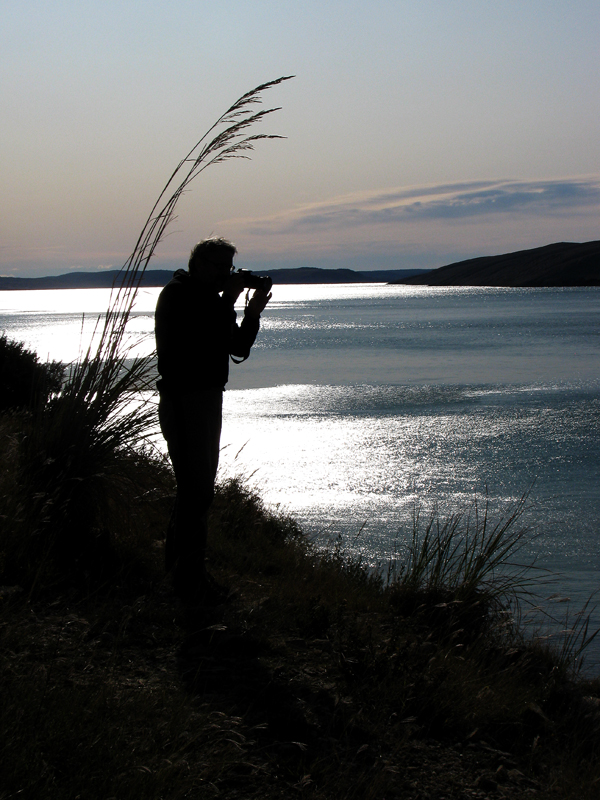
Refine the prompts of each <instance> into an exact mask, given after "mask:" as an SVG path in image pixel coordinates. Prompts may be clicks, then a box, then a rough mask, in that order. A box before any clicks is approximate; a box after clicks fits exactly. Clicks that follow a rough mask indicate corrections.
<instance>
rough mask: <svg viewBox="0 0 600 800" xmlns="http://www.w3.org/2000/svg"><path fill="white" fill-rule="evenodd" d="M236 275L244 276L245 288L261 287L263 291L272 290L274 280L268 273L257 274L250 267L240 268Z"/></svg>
mask: <svg viewBox="0 0 600 800" xmlns="http://www.w3.org/2000/svg"><path fill="white" fill-rule="evenodd" d="M234 275H241V276H242V278H243V279H244V288H245V289H260V290H261V291H262V292H270V291H271V286H273V280H272V278H269V276H268V275H255V274H254V273H253V272H251V271H250V270H249V269H238V270H236V271H235V273H234Z"/></svg>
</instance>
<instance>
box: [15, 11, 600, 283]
mask: <svg viewBox="0 0 600 800" xmlns="http://www.w3.org/2000/svg"><path fill="white" fill-rule="evenodd" d="M0 12H1V20H2V25H1V26H0V64H1V67H0V68H1V76H2V79H1V81H0V103H1V106H0V107H1V108H2V115H1V122H0V130H1V136H0V148H1V149H2V153H1V155H2V165H3V167H2V173H3V177H2V182H1V186H0V193H1V195H0V196H1V199H2V215H1V222H0V226H1V227H0V274H4V275H10V274H13V275H22V276H33V275H39V274H58V273H61V272H67V271H69V270H72V269H96V268H98V267H107V266H113V267H118V266H121V264H122V263H123V262H124V261H125V259H126V258H127V256H128V254H129V252H130V250H131V249H132V247H133V244H134V243H135V240H136V238H137V234H138V232H139V230H140V228H141V226H142V224H143V222H144V220H145V217H146V215H147V213H148V212H149V210H150V208H151V206H152V204H153V202H154V200H155V198H156V196H157V195H158V192H159V191H160V189H161V188H162V185H163V184H164V182H165V181H166V179H167V177H168V175H169V174H170V172H171V171H172V169H173V167H174V166H175V164H176V163H177V161H178V160H179V159H180V158H181V156H182V155H184V154H185V153H186V152H187V150H189V149H190V147H191V146H192V145H193V144H194V142H195V141H196V139H197V138H199V135H200V134H201V133H203V132H204V130H205V129H206V128H208V127H209V126H210V125H211V124H212V122H213V121H214V120H215V119H216V118H217V117H218V116H219V115H220V114H221V113H222V112H223V111H224V110H225V109H226V108H227V107H228V106H229V105H230V104H231V103H232V102H233V101H234V100H235V99H236V98H237V97H238V96H239V95H241V94H242V93H244V92H245V91H247V90H249V89H251V88H253V87H254V86H256V85H257V84H259V83H263V82H265V81H268V80H271V79H273V78H277V77H279V76H281V75H289V74H294V75H296V76H297V77H296V78H295V79H294V80H293V81H289V82H287V83H284V84H282V85H281V86H279V87H276V88H275V89H273V90H271V92H270V93H269V94H268V95H267V96H266V97H265V101H266V103H268V104H269V105H271V104H273V105H281V106H283V108H282V110H281V111H279V112H277V114H274V115H273V116H272V117H271V118H270V119H269V120H268V121H267V122H266V123H265V124H264V125H263V127H262V128H261V129H260V130H261V132H269V133H278V134H282V135H284V136H286V137H287V139H285V140H281V141H270V142H263V143H259V145H258V148H257V151H256V152H255V154H254V156H253V158H252V161H250V162H247V161H236V162H234V163H230V164H227V165H218V166H215V167H214V168H211V169H210V170H208V171H207V172H206V173H204V174H203V175H202V176H201V177H200V178H199V180H198V182H197V183H195V184H194V185H193V187H192V191H191V192H190V193H189V194H188V195H186V196H185V197H184V198H183V199H182V201H181V205H180V206H179V208H178V213H179V217H178V220H177V221H176V223H175V224H174V225H173V226H172V228H171V234H170V236H169V237H168V238H167V239H166V240H165V242H164V243H163V245H162V246H161V248H160V250H159V252H158V255H157V257H156V259H155V261H154V262H153V263H152V264H151V267H154V268H159V267H175V266H178V265H180V264H182V263H184V262H185V260H186V255H187V252H188V251H189V248H190V247H191V245H193V243H194V242H195V241H196V240H197V239H199V238H201V237H202V236H205V235H209V234H211V233H218V234H221V235H225V236H229V237H230V238H232V239H234V241H235V242H236V244H237V245H238V247H239V250H240V255H239V258H238V262H239V264H240V265H243V266H249V267H252V268H256V269H258V268H260V267H261V265H264V267H265V268H274V267H277V266H301V265H309V266H324V267H325V266H344V265H348V266H351V267H353V268H369V267H371V268H403V267H413V266H422V267H438V266H441V265H443V264H445V263H449V262H451V261H454V260H458V259H459V258H466V257H471V256H477V255H485V254H492V253H499V252H509V251H511V250H516V249H522V248H525V247H535V246H538V245H542V244H547V243H549V242H552V241H565V240H568V241H587V240H590V239H598V238H600V233H599V232H598V216H599V211H600V166H599V164H598V154H599V151H600V123H599V120H600V113H599V111H600V109H599V105H600V103H599V100H600V48H599V47H598V41H599V39H600V4H599V3H598V2H597V0H594V2H591V1H589V2H588V0H570V2H564V1H563V0H545V2H542V0H518V1H514V2H513V0H507V1H506V2H499V3H488V2H484V1H483V0H477V1H475V0H473V1H467V0H444V1H443V2H442V0H437V1H435V0H396V2H391V0H371V2H369V3H364V2H360V3H359V2H354V0H348V1H347V2H341V1H339V0H333V2H332V1H331V0H330V1H326V0H321V2H315V0H303V1H302V2H286V1H285V0H279V2H272V1H271V0H252V2H250V0H246V2H241V0H221V2H219V3H215V2H210V3H209V2H203V1H202V0H171V1H170V2H166V1H164V2H158V0H145V1H144V2H142V1H141V0H139V1H138V2H134V1H131V0H129V1H128V0H119V2H117V1H116V0H102V2H100V0H98V1H96V0H77V1H74V0H45V1H42V0H39V1H38V2H35V1H32V0H20V2H15V1H14V0H2V2H0Z"/></svg>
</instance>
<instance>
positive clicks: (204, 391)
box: [155, 239, 271, 602]
mask: <svg viewBox="0 0 600 800" xmlns="http://www.w3.org/2000/svg"><path fill="white" fill-rule="evenodd" d="M236 252H237V251H236V248H235V246H234V245H233V244H231V242H228V241H227V240H225V239H205V240H203V241H201V242H199V244H197V245H196V246H195V247H194V249H193V250H192V253H191V256H190V260H189V264H188V270H187V271H186V270H178V271H177V272H176V273H175V275H174V276H173V279H172V280H171V281H170V282H169V283H168V284H167V285H166V286H165V288H164V289H163V290H162V292H161V293H160V296H159V298H158V303H157V306H156V315H155V333H156V349H157V353H158V371H159V373H160V380H159V381H158V383H157V387H158V390H159V392H160V404H159V419H160V426H161V430H162V433H163V436H164V437H165V439H166V441H167V446H168V449H169V456H170V458H171V463H172V464H173V469H174V471H175V478H176V480H177V499H176V503H175V508H174V511H173V516H172V518H171V522H170V524H169V530H168V532H167V541H166V554H165V555H166V568H167V571H168V572H172V573H173V583H174V588H175V591H176V593H177V594H179V595H180V596H181V597H182V598H183V599H184V600H186V601H189V602H203V601H204V602H211V601H215V600H216V599H218V596H219V589H218V587H216V585H215V583H214V581H212V579H211V578H210V576H209V575H208V573H207V571H206V564H205V558H206V540H207V534H208V510H209V508H210V505H211V503H212V500H213V497H214V484H215V477H216V474H217V466H218V463H219V442H220V437H221V415H222V404H223V390H224V388H225V384H226V383H227V380H228V377H229V357H230V355H231V356H235V357H237V358H239V359H242V360H245V359H246V358H248V355H249V354H250V348H251V347H252V345H253V343H254V340H255V338H256V334H257V333H258V329H259V324H260V323H259V320H260V314H261V312H262V311H263V310H264V308H265V306H266V304H267V303H268V302H269V300H270V298H271V295H270V294H267V293H266V292H263V291H260V290H256V291H255V292H254V294H253V296H252V298H251V300H250V301H249V302H248V304H247V306H246V310H245V313H244V318H243V320H242V322H241V324H240V325H238V324H237V322H236V313H235V311H234V308H233V307H234V303H235V301H236V300H237V298H238V297H239V295H240V293H241V292H242V291H243V288H244V281H243V278H242V277H241V276H240V275H238V274H236V273H234V272H233V257H234V255H235V253H236Z"/></svg>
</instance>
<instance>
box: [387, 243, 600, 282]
mask: <svg viewBox="0 0 600 800" xmlns="http://www.w3.org/2000/svg"><path fill="white" fill-rule="evenodd" d="M393 283H404V284H412V285H413V286H414V285H417V286H600V241H594V242H584V243H583V244H576V243H573V242H558V243H557V244H548V245H546V246H545V247H535V248H533V249H531V250H519V251H518V252H516V253H506V254H505V255H501V256H484V257H482V258H470V259H468V260H467V261H458V262H457V263H456V264H449V265H448V266H446V267H440V268H439V269H434V270H431V272H428V273H427V275H420V276H413V277H409V278H401V279H400V280H395V281H393Z"/></svg>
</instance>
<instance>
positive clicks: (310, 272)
mask: <svg viewBox="0 0 600 800" xmlns="http://www.w3.org/2000/svg"><path fill="white" fill-rule="evenodd" d="M426 272H430V270H427V269H390V270H373V271H372V272H369V271H366V270H365V271H364V272H358V271H356V270H352V269H320V268H318V267H298V268H296V269H273V270H264V271H263V270H261V272H260V274H265V275H267V274H268V275H270V276H271V277H272V278H273V283H274V284H280V285H281V284H300V283H314V284H319V283H391V282H393V281H397V280H403V279H406V278H410V277H413V276H419V275H423V274H424V273H426ZM119 275H120V270H116V269H115V270H106V271H102V272H70V273H67V274H65V275H54V276H47V277H42V278H0V291H23V290H28V289H37V290H39V289H110V288H112V286H113V284H114V283H115V281H117V280H118V276H119ZM172 277H173V270H167V269H154V270H147V271H146V272H145V273H144V275H143V276H142V280H141V282H140V286H142V287H145V288H148V287H159V286H165V285H166V284H167V283H168V282H169V281H170V280H171V278H172Z"/></svg>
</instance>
